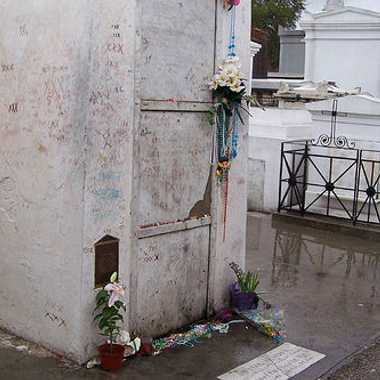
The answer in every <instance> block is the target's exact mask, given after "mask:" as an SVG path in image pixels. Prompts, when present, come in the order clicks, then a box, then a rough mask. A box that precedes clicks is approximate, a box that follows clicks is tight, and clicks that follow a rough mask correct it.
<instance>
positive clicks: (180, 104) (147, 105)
mask: <svg viewBox="0 0 380 380" xmlns="http://www.w3.org/2000/svg"><path fill="white" fill-rule="evenodd" d="M211 106H212V103H211V102H191V101H176V100H174V99H167V100H149V99H143V100H142V101H141V106H140V109H141V111H167V112H208V111H209V109H210V107H211Z"/></svg>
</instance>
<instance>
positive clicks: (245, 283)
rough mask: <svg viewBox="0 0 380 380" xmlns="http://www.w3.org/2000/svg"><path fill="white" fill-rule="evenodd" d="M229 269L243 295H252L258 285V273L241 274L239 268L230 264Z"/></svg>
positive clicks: (241, 271) (234, 264)
mask: <svg viewBox="0 0 380 380" xmlns="http://www.w3.org/2000/svg"><path fill="white" fill-rule="evenodd" d="M230 267H231V269H232V270H233V271H234V273H235V275H236V278H237V281H238V284H239V287H240V290H241V291H242V292H243V293H254V292H256V289H257V288H258V287H259V285H260V279H259V273H258V272H254V273H252V272H249V271H248V272H243V270H242V269H241V268H240V266H239V265H238V264H236V263H231V264H230Z"/></svg>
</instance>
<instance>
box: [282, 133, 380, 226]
mask: <svg viewBox="0 0 380 380" xmlns="http://www.w3.org/2000/svg"><path fill="white" fill-rule="evenodd" d="M331 136H333V139H330V141H327V140H326V139H324V138H323V135H322V136H321V137H320V138H318V139H317V140H302V141H288V142H284V143H282V147H281V169H280V186H279V204H278V210H279V212H280V211H281V210H288V211H295V212H298V213H300V214H301V215H305V214H321V215H325V216H330V217H336V218H344V219H348V220H350V221H351V222H352V223H354V224H356V223H358V222H363V223H371V224H380V150H374V149H360V148H355V144H354V143H352V142H350V141H349V140H348V139H347V138H346V137H335V131H333V133H331V134H330V137H331ZM328 137H329V136H328Z"/></svg>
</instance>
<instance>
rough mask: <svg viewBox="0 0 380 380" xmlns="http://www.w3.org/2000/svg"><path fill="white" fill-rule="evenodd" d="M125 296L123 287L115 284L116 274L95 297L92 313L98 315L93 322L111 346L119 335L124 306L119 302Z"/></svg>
mask: <svg viewBox="0 0 380 380" xmlns="http://www.w3.org/2000/svg"><path fill="white" fill-rule="evenodd" d="M124 294H125V290H124V287H123V286H122V285H120V284H119V283H118V282H117V273H114V274H113V275H112V276H111V279H110V283H109V284H107V285H105V286H104V287H103V288H102V289H101V290H100V291H99V292H98V293H97V295H96V307H95V310H94V313H98V314H97V315H96V316H95V318H94V321H95V322H96V323H97V325H98V328H99V330H100V331H101V335H103V336H106V337H108V339H109V343H110V345H111V352H112V345H113V343H114V342H115V340H116V338H117V337H118V336H119V335H120V330H121V328H120V324H121V323H122V322H123V321H124V318H123V315H122V314H121V313H122V311H124V312H125V311H126V305H125V303H124V302H123V301H121V297H123V296H124Z"/></svg>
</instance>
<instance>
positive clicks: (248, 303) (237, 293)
mask: <svg viewBox="0 0 380 380" xmlns="http://www.w3.org/2000/svg"><path fill="white" fill-rule="evenodd" d="M230 293H231V303H232V306H233V307H235V308H236V309H238V310H239V311H245V310H251V309H257V306H258V304H259V297H258V295H257V294H256V293H254V292H251V293H244V292H242V291H241V290H240V286H239V284H238V283H237V282H235V283H234V284H232V285H231V286H230Z"/></svg>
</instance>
